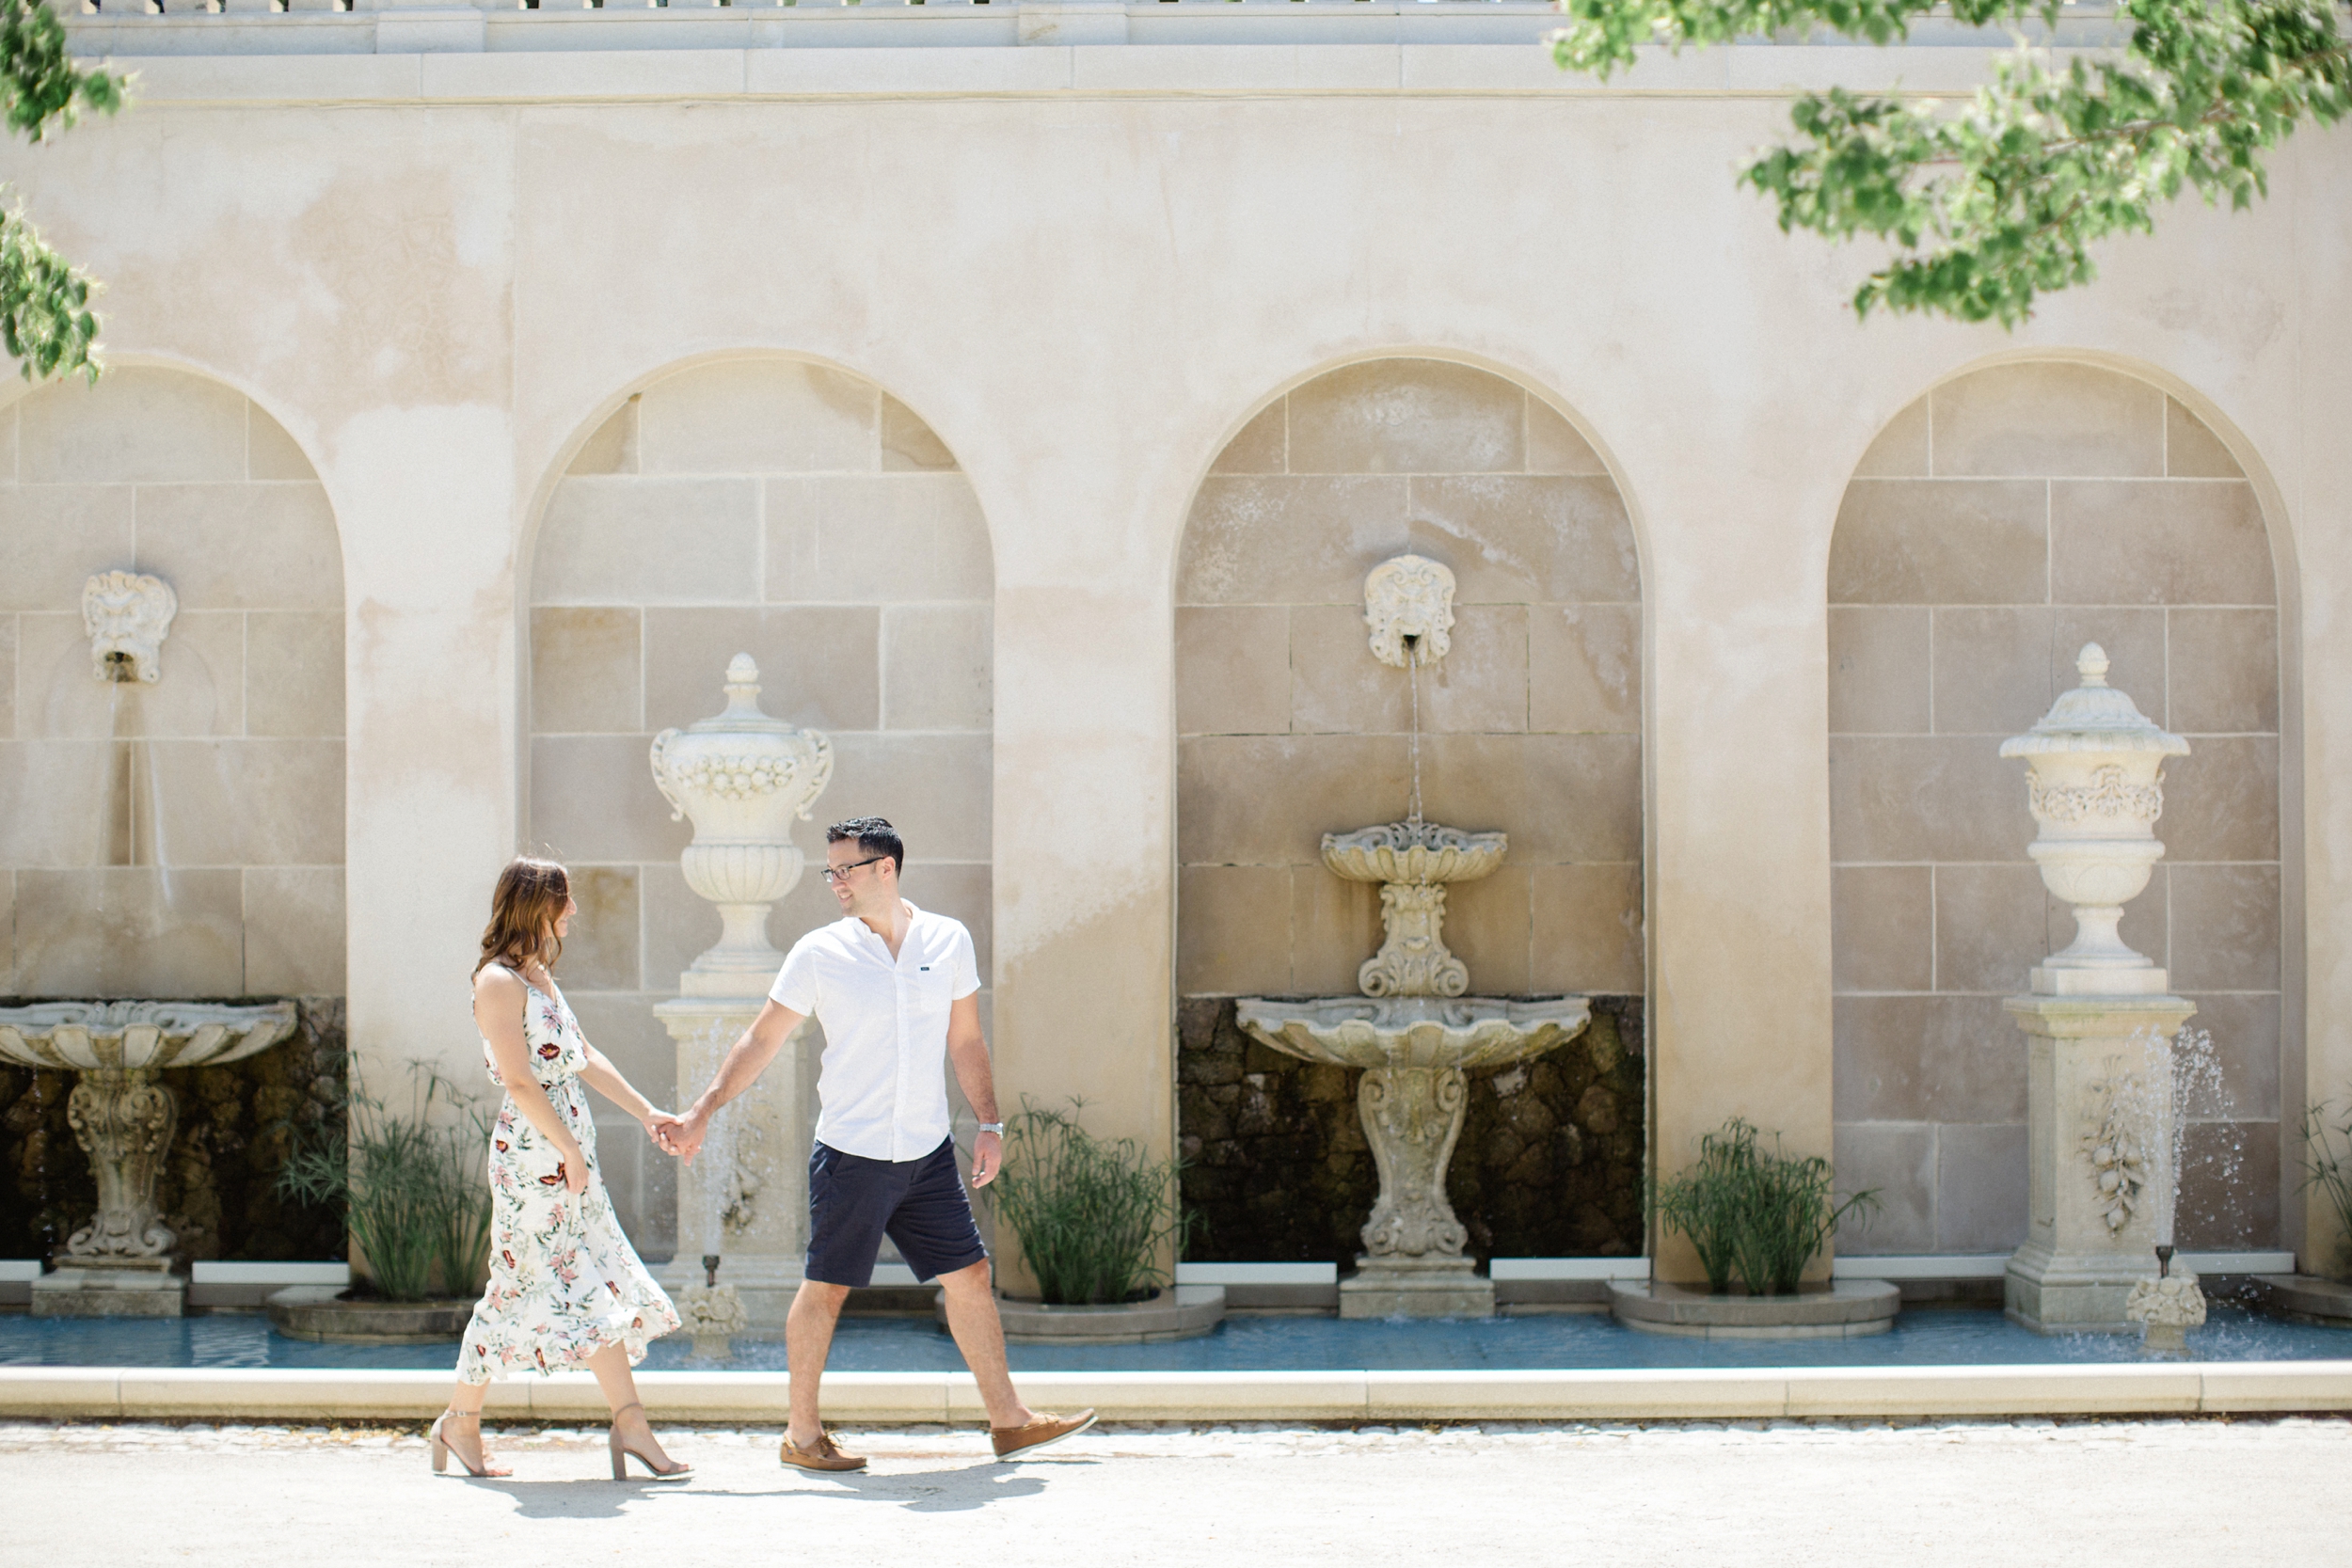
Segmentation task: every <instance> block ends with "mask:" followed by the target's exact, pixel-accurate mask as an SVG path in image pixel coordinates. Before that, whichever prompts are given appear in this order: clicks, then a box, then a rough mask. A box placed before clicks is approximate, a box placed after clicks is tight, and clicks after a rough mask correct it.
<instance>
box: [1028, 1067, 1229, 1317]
mask: <svg viewBox="0 0 2352 1568" xmlns="http://www.w3.org/2000/svg"><path fill="white" fill-rule="evenodd" d="M1083 1104H1084V1101H1078V1100H1073V1101H1071V1102H1070V1108H1069V1110H1067V1111H1062V1110H1057V1109H1053V1108H1050V1107H1046V1106H1041V1105H1037V1104H1034V1103H1032V1102H1031V1101H1027V1100H1024V1101H1022V1109H1021V1114H1020V1115H1019V1116H1017V1117H1012V1118H1011V1120H1010V1121H1009V1122H1008V1123H1007V1124H1006V1128H1005V1167H1004V1174H1003V1175H1001V1176H999V1177H998V1178H997V1179H996V1181H995V1183H994V1192H995V1195H996V1212H997V1213H998V1214H1000V1215H1001V1216H1003V1218H1004V1221H1005V1223H1006V1224H1007V1225H1009V1226H1011V1227H1012V1231H1013V1234H1014V1235H1016V1236H1018V1237H1019V1238H1020V1239H1021V1255H1022V1256H1023V1257H1024V1258H1025V1259H1028V1263H1029V1268H1030V1270H1031V1272H1033V1273H1034V1274H1035V1275H1037V1281H1038V1287H1039V1291H1040V1293H1041V1295H1042V1296H1043V1297H1044V1299H1045V1300H1046V1301H1047V1302H1049V1303H1052V1304H1053V1305H1055V1306H1057V1307H1080V1306H1092V1305H1101V1304H1107V1303H1116V1302H1122V1301H1132V1300H1135V1299H1136V1298H1138V1297H1140V1296H1142V1295H1145V1294H1146V1293H1148V1292H1149V1291H1151V1290H1152V1288H1153V1287H1154V1286H1158V1285H1163V1284H1166V1283H1167V1279H1168V1276H1167V1275H1166V1274H1165V1273H1164V1272H1163V1271H1161V1270H1160V1269H1157V1268H1155V1267H1153V1266H1152V1259H1153V1258H1154V1257H1155V1256H1157V1254H1158V1252H1159V1250H1160V1248H1161V1246H1162V1245H1163V1244H1164V1243H1174V1244H1175V1245H1176V1246H1178V1247H1180V1248H1181V1246H1182V1245H1183V1243H1184V1231H1185V1230H1186V1229H1187V1228H1188V1224H1189V1219H1190V1216H1180V1215H1179V1213H1178V1211H1177V1207H1176V1176H1177V1171H1178V1162H1176V1161H1174V1160H1163V1161H1154V1160H1152V1158H1151V1157H1150V1155H1149V1154H1148V1153H1147V1152H1146V1150H1145V1149H1144V1147H1143V1145H1142V1144H1140V1143H1138V1142H1137V1141H1136V1140H1135V1139H1133V1138H1119V1139H1115V1140H1111V1139H1103V1138H1097V1137H1095V1136H1094V1135H1093V1134H1091V1133H1089V1132H1087V1131H1086V1129H1084V1128H1082V1127H1080V1126H1079V1125H1078V1122H1077V1119H1076V1114H1077V1112H1078V1111H1079V1109H1080V1108H1081V1107H1082V1106H1083Z"/></svg>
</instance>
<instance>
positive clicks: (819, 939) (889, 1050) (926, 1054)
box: [768, 904, 980, 1160]
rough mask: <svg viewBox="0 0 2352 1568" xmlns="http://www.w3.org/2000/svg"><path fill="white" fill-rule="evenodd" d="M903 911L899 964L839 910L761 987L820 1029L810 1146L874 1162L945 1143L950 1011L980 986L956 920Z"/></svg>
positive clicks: (967, 938)
mask: <svg viewBox="0 0 2352 1568" xmlns="http://www.w3.org/2000/svg"><path fill="white" fill-rule="evenodd" d="M907 911H908V913H909V916H910V918H909V919H908V921H907V934H906V940H905V941H903V942H900V943H899V944H898V958H896V959H895V960H894V959H893V958H891V956H890V944H889V943H888V942H884V941H882V938H881V937H879V936H877V935H875V934H874V928H873V927H870V926H868V925H866V922H864V921H863V920H859V919H857V918H855V917H854V916H845V917H844V918H842V919H840V920H836V921H834V923H833V924H832V925H830V926H821V927H818V928H817V929H816V930H814V931H811V932H809V933H808V935H806V936H804V937H803V938H802V939H801V940H800V941H798V942H794V943H793V944H792V951H791V952H789V953H787V954H786V955H785V958H784V968H783V969H781V970H779V971H778V972H777V974H776V983H775V987H774V989H773V990H771V991H769V993H768V994H769V996H770V997H771V998H772V999H773V1000H774V1001H775V1003H776V1005H777V1006H784V1007H789V1008H791V1009H792V1010H793V1011H794V1012H796V1013H804V1014H806V1015H808V1016H809V1017H811V1018H814V1019H815V1020H816V1021H817V1022H818V1026H819V1027H821V1028H822V1029H823V1030H824V1031H825V1054H824V1059H823V1062H822V1065H821V1066H820V1067H819V1069H818V1074H817V1099H818V1106H819V1107H820V1108H819V1110H818V1117H817V1141H818V1143H821V1144H824V1145H826V1146H827V1147H829V1148H837V1149H839V1150H841V1152H842V1153H844V1154H861V1155H864V1156H865V1157H866V1158H867V1159H869V1160H919V1159H921V1158H923V1157H924V1156H925V1155H927V1154H929V1153H930V1151H931V1150H932V1149H934V1148H938V1147H939V1146H940V1144H941V1143H943V1142H944V1141H946V1137H947V1132H948V1127H949V1123H948V1115H947V1069H946V1059H947V1012H948V1008H949V1007H950V1006H952V1005H953V1004H954V1003H956V1002H958V1001H961V999H962V998H964V997H967V996H969V995H971V994H972V993H973V992H974V991H976V990H979V989H980V974H979V966H978V964H977V961H976V960H975V959H974V958H973V954H972V933H971V932H969V931H967V930H965V929H964V928H963V922H961V921H960V920H954V919H950V918H949V917H948V916H946V915H944V914H926V913H925V912H924V911H921V910H918V909H916V908H915V907H914V905H913V904H908V905H907Z"/></svg>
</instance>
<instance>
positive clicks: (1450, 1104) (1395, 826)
mask: <svg viewBox="0 0 2352 1568" xmlns="http://www.w3.org/2000/svg"><path fill="white" fill-rule="evenodd" d="M1364 621H1365V624H1366V626H1368V627H1369V628H1370V630H1371V634H1372V653H1373V657H1375V658H1377V659H1379V660H1380V661H1381V662H1382V663H1384V664H1388V665H1392V666H1395V667H1397V668H1399V669H1402V670H1404V671H1405V672H1406V679H1407V681H1408V682H1410V683H1411V685H1412V688H1413V730H1412V794H1411V797H1410V800H1409V803H1408V807H1407V810H1406V817H1405V820H1404V821H1402V822H1388V823H1381V824H1378V825H1375V826H1373V827H1368V828H1359V829H1357V830H1356V831H1354V832H1339V833H1326V834H1324V836H1323V863H1324V864H1325V866H1327V868H1329V870H1330V871H1331V872H1332V874H1333V875H1335V876H1339V877H1343V878H1345V879H1347V880H1349V881H1354V882H1377V883H1379V884H1380V923H1381V927H1382V929H1383V931H1384V932H1385V940H1384V941H1383V942H1381V945H1380V950H1379V952H1377V953H1375V954H1374V955H1373V956H1372V958H1368V959H1366V960H1365V962H1364V965H1363V967H1362V969H1361V970H1359V972H1358V974H1357V981H1356V983H1357V986H1358V988H1359V990H1361V992H1362V995H1360V996H1354V997H1330V998H1318V999H1315V1000H1312V1001H1307V1002H1276V1001H1266V1000H1263V999H1259V998H1254V997H1252V998H1245V999H1244V1000H1243V1001H1241V1002H1240V1003H1239V1004H1238V1007H1237V1018H1238V1021H1239V1022H1240V1024H1241V1027H1242V1028H1243V1029H1244V1030H1246V1031H1247V1032H1248V1033H1249V1034H1250V1035H1251V1036H1253V1037H1256V1038H1257V1039H1259V1040H1261V1041H1263V1042H1264V1043H1265V1044H1267V1045H1269V1046H1271V1047H1273V1048H1274V1049H1275V1050H1277V1051H1279V1052H1282V1053H1285V1054H1287V1055H1291V1056H1296V1057H1299V1058H1301V1059H1302V1060H1305V1061H1310V1062H1325V1063H1331V1064H1335V1065H1337V1066H1340V1067H1347V1068H1360V1069H1363V1078H1362V1080H1361V1082H1360V1083H1359V1085H1358V1088H1357V1094H1356V1106H1357V1114H1358V1115H1359V1117H1361V1118H1362V1120H1363V1127H1364V1135H1365V1137H1366V1138H1367V1139H1368V1140H1369V1141H1370V1142H1371V1144H1372V1153H1373V1159H1374V1162H1375V1164H1376V1165H1377V1166H1378V1168H1379V1173H1380V1196H1379V1198H1378V1200H1377V1201H1376V1202H1375V1204H1374V1205H1373V1211H1372V1218H1371V1219H1370V1221H1369V1222H1368V1223H1367V1224H1366V1225H1365V1226H1364V1229H1363V1238H1364V1254H1363V1256H1362V1257H1361V1258H1359V1259H1358V1260H1357V1261H1358V1266H1357V1272H1356V1274H1355V1275H1353V1276H1352V1277H1350V1278H1348V1279H1346V1280H1344V1281H1343V1282H1342V1284H1341V1286H1340V1315H1341V1316H1342V1317H1346V1318H1386V1317H1394V1316H1399V1315H1401V1316H1405V1317H1414V1318H1461V1317H1491V1316H1493V1314H1494V1307H1495V1291H1494V1284H1493V1282H1492V1281H1491V1280H1488V1279H1486V1277H1484V1276H1482V1275H1480V1274H1479V1273H1478V1272H1477V1269H1476V1268H1475V1267H1474V1266H1473V1264H1472V1263H1471V1260H1470V1259H1469V1258H1467V1257H1465V1256H1464V1254H1463V1247H1464V1245H1465V1243H1467V1242H1468V1240H1469V1234H1468V1232H1467V1231H1466V1230H1465V1229H1464V1227H1463V1226H1462V1222H1461V1221H1460V1220H1459V1219H1457V1218H1456V1217H1455V1216H1454V1206H1453V1205H1452V1204H1451V1203H1450V1202H1448V1201H1447V1199H1446V1191H1445V1179H1446V1167H1447V1165H1448V1164H1450V1163H1451V1162H1452V1160H1453V1158H1454V1143H1455V1141H1456V1140H1457V1139H1458V1138H1460V1136H1461V1134H1462V1117H1463V1112H1464V1109H1465V1107H1466V1105H1467V1103H1468V1101H1469V1084H1468V1081H1467V1079H1466V1076H1465V1075H1466V1074H1467V1073H1468V1072H1469V1071H1470V1070H1472V1069H1479V1068H1499V1067H1502V1066H1505V1065H1506V1064H1509V1063H1512V1062H1518V1061H1524V1060H1526V1059H1527V1058H1529V1057H1532V1056H1538V1055H1541V1054H1542V1053H1545V1052H1547V1051H1549V1050H1551V1049H1552V1048H1553V1047H1555V1046H1559V1045H1563V1044H1565V1043H1566V1042H1567V1041H1569V1040H1571V1039H1573V1038H1575V1037H1576V1036H1577V1035H1578V1034H1580V1033H1581V1032H1582V1030H1583V1028H1584V1025H1585V1024H1586V1023H1587V1022H1589V1021H1590V1019H1591V1016H1592V1012H1591V1007H1590V1006H1589V1005H1588V1004H1587V1003H1586V1002H1585V1001H1584V1000H1583V999H1582V998H1581V997H1563V998H1560V999H1557V1000H1553V1001H1543V1002H1511V1001H1505V1000H1502V999H1501V998H1494V997H1478V996H1470V995H1467V994H1465V993H1466V992H1468V991H1469V990H1470V970H1469V968H1468V966H1467V965H1465V964H1464V963H1463V962H1462V960H1461V959H1460V958H1455V957H1454V955H1453V954H1452V953H1451V952H1448V951H1447V949H1446V945H1445V939H1444V925H1445V900H1446V887H1447V884H1449V883H1452V882H1466V881H1470V880H1473V879H1477V878H1480V877H1484V876H1486V875H1488V874H1489V873H1491V872H1492V871H1493V870H1494V869H1495V868H1496V867H1497V866H1499V865H1501V864H1502V857H1503V854H1504V851H1505V850H1506V849H1507V848H1508V847H1509V845H1508V840H1507V839H1506V837H1505V835H1503V834H1502V833H1500V832H1464V831H1463V830H1461V829H1459V828H1447V827H1441V826H1439V825H1438V824H1437V823H1435V822H1430V821H1426V820H1424V819H1423V818H1422V812H1421V692H1420V679H1421V672H1422V669H1423V668H1424V667H1425V666H1430V665H1435V664H1436V663H1438V660H1440V659H1442V658H1444V657H1445V656H1446V652H1447V646H1448V635H1447V634H1448V632H1449V630H1450V629H1451V628H1452V626H1453V625H1454V574H1453V573H1452V572H1450V571H1448V570H1447V569H1446V568H1445V567H1444V566H1443V565H1440V564H1439V563H1438V562H1434V561H1430V560H1426V559H1424V558H1422V557H1421V556H1413V555H1406V556H1399V557H1397V558H1396V559H1395V560H1392V561H1388V562H1383V563H1381V564H1380V565H1379V566H1376V567H1375V568H1374V569H1373V571H1372V574H1371V576H1370V577H1368V578H1366V579H1365V582H1364Z"/></svg>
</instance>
